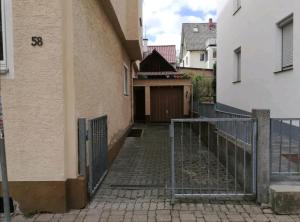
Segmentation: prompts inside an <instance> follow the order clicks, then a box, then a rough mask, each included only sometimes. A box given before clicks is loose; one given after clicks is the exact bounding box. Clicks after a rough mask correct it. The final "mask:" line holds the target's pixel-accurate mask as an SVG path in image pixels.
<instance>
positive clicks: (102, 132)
mask: <svg viewBox="0 0 300 222" xmlns="http://www.w3.org/2000/svg"><path fill="white" fill-rule="evenodd" d="M86 124H87V127H86ZM87 129H88V130H87ZM78 134H79V135H78V138H79V141H78V144H79V149H78V152H79V164H78V165H79V166H78V168H79V173H80V175H82V176H84V177H88V188H89V193H90V195H91V196H92V195H93V194H94V193H95V192H96V190H97V189H98V187H99V186H100V184H101V182H102V181H103V179H104V177H105V175H106V174H107V170H108V144H107V116H103V117H99V118H96V119H91V120H86V119H79V121H78ZM86 145H87V146H86ZM87 169H88V172H87Z"/></svg>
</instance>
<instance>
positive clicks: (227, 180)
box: [224, 122, 229, 192]
mask: <svg viewBox="0 0 300 222" xmlns="http://www.w3.org/2000/svg"><path fill="white" fill-rule="evenodd" d="M224 123H225V122H224ZM226 123H228V122H226ZM226 125H227V124H226ZM225 141H226V154H225V157H226V191H227V192H228V189H229V184H228V183H229V177H228V173H229V172H228V164H229V163H228V162H229V160H228V155H229V154H228V136H227V134H226V135H225Z"/></svg>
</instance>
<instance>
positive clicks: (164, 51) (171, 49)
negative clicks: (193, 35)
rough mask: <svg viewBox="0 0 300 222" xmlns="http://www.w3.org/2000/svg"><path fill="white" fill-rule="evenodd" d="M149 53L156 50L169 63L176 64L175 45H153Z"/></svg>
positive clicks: (149, 47)
mask: <svg viewBox="0 0 300 222" xmlns="http://www.w3.org/2000/svg"><path fill="white" fill-rule="evenodd" d="M148 49H149V53H152V51H153V50H154V49H155V50H156V51H157V52H158V53H159V54H161V55H162V56H163V57H164V58H165V59H166V60H167V61H168V62H169V63H176V46H175V45H157V46H155V45H151V46H148Z"/></svg>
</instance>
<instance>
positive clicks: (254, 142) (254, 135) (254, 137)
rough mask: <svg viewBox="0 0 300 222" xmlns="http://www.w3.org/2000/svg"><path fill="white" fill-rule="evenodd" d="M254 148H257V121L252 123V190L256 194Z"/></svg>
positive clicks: (255, 157)
mask: <svg viewBox="0 0 300 222" xmlns="http://www.w3.org/2000/svg"><path fill="white" fill-rule="evenodd" d="M256 148H257V121H256V120H253V121H252V174H253V176H252V177H253V178H252V190H253V194H256V186H257V184H256V175H257V172H256V170H257V167H256V166H257V161H256V159H257V156H256V155H257V154H256Z"/></svg>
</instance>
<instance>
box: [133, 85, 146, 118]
mask: <svg viewBox="0 0 300 222" xmlns="http://www.w3.org/2000/svg"><path fill="white" fill-rule="evenodd" d="M134 121H135V122H145V87H134Z"/></svg>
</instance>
